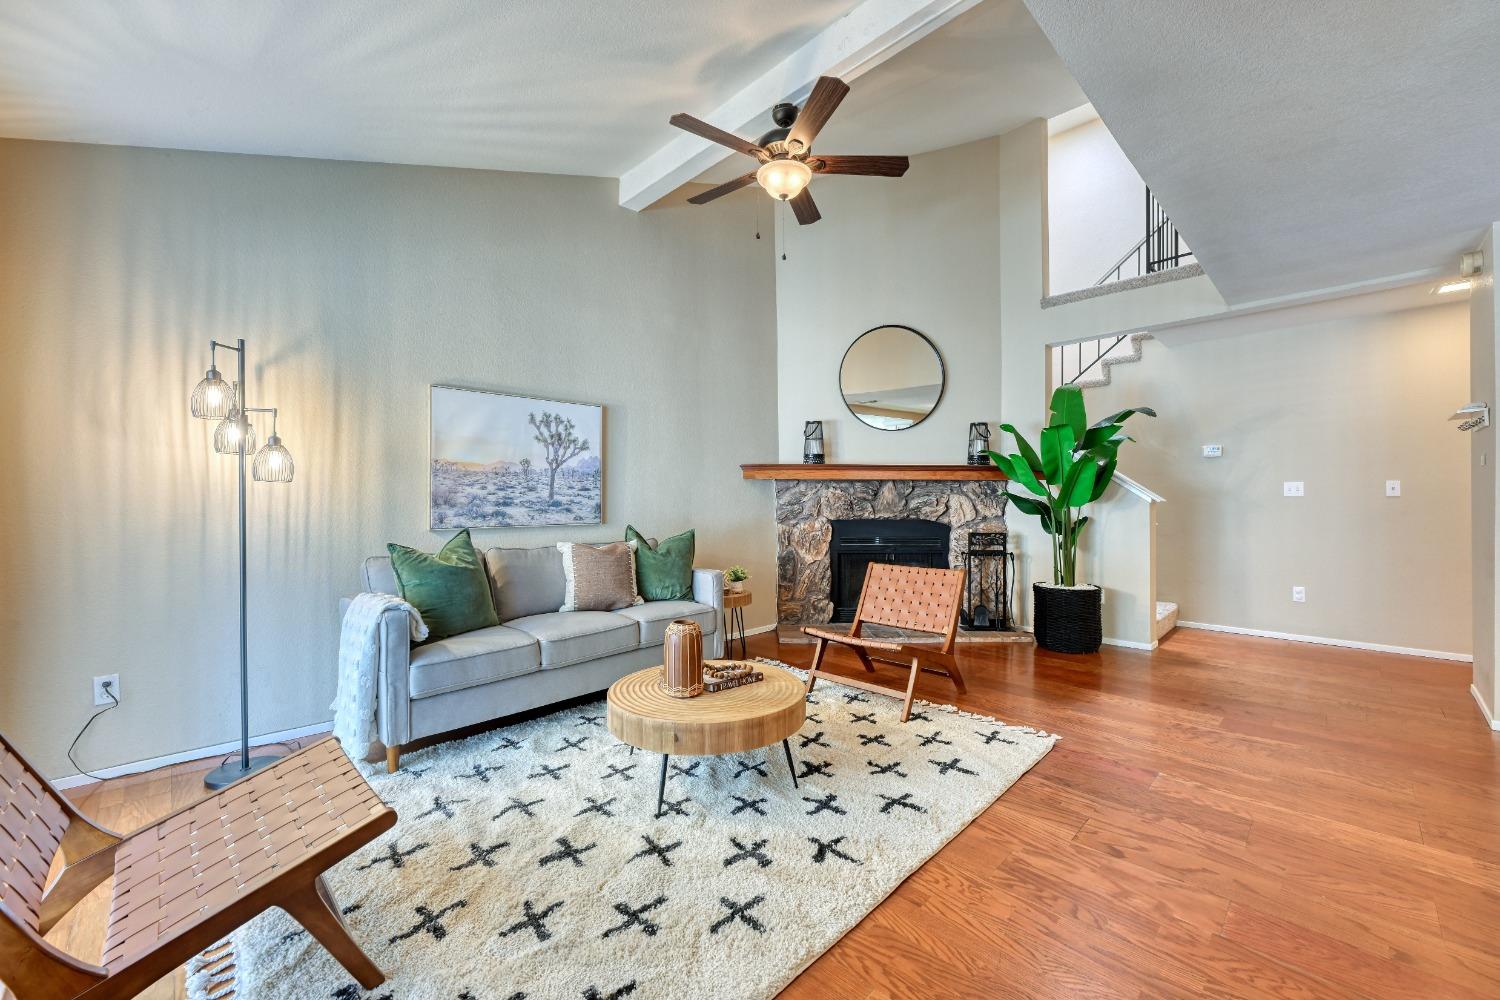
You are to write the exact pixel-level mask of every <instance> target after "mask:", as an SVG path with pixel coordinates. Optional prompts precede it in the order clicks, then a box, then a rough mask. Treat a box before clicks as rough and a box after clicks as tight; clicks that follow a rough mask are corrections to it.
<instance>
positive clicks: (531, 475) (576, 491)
mask: <svg viewBox="0 0 1500 1000" xmlns="http://www.w3.org/2000/svg"><path fill="white" fill-rule="evenodd" d="M603 439H604V407H603V406H602V405H600V404H597V403H572V402H565V401H562V400H555V399H543V398H539V397H534V396H520V395H515V394H512V393H505V392H493V391H489V390H485V389H470V388H464V387H461V386H451V385H433V386H431V387H430V389H429V397H428V462H427V469H428V493H427V496H428V524H429V527H431V528H432V530H434V531H454V530H458V529H461V528H529V527H544V526H561V525H579V524H602V523H604V454H603Z"/></svg>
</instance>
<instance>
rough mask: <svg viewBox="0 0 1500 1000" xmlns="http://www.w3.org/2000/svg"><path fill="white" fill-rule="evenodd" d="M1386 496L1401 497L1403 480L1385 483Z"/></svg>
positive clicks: (1391, 480)
mask: <svg viewBox="0 0 1500 1000" xmlns="http://www.w3.org/2000/svg"><path fill="white" fill-rule="evenodd" d="M1385 495H1386V496H1388V497H1399V496H1400V495H1401V480H1399V479H1387V480H1386V481H1385Z"/></svg>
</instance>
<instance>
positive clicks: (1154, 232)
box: [1094, 188, 1193, 287]
mask: <svg viewBox="0 0 1500 1000" xmlns="http://www.w3.org/2000/svg"><path fill="white" fill-rule="evenodd" d="M1192 256H1193V251H1192V250H1189V249H1188V248H1187V247H1186V246H1184V245H1183V242H1182V236H1181V234H1180V233H1178V232H1177V226H1176V225H1174V224H1173V223H1172V220H1171V219H1170V218H1168V217H1167V211H1166V209H1164V208H1162V205H1161V202H1159V201H1157V200H1156V195H1154V194H1152V193H1151V189H1150V188H1147V189H1146V235H1145V236H1142V237H1141V239H1140V242H1138V243H1136V245H1135V246H1133V247H1131V248H1130V249H1129V250H1126V251H1125V252H1124V253H1123V254H1121V255H1120V259H1119V260H1117V261H1115V265H1114V266H1113V267H1111V268H1110V269H1109V270H1108V271H1105V272H1104V274H1103V275H1101V276H1100V278H1099V280H1098V281H1096V282H1094V285H1095V287H1098V286H1099V285H1106V284H1109V283H1110V282H1113V281H1123V280H1125V279H1126V278H1138V277H1140V276H1141V275H1145V274H1155V273H1156V272H1158V271H1166V270H1169V269H1171V268H1174V267H1181V266H1182V265H1183V264H1185V263H1186V262H1187V260H1188V258H1189V257H1192ZM1127 271H1133V273H1128V274H1127V273H1126V272H1127Z"/></svg>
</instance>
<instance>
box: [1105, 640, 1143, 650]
mask: <svg viewBox="0 0 1500 1000" xmlns="http://www.w3.org/2000/svg"><path fill="white" fill-rule="evenodd" d="M1102 641H1103V642H1104V644H1105V645H1106V646H1123V647H1125V648H1126V649H1144V650H1146V651H1147V652H1150V651H1151V650H1153V649H1155V648H1156V640H1155V639H1152V640H1151V641H1150V642H1135V641H1133V640H1130V639H1104V640H1102Z"/></svg>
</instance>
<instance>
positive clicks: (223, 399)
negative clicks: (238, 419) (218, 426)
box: [188, 368, 234, 420]
mask: <svg viewBox="0 0 1500 1000" xmlns="http://www.w3.org/2000/svg"><path fill="white" fill-rule="evenodd" d="M232 409H234V389H233V388H231V387H230V385H229V383H228V382H225V381H224V378H223V376H221V375H220V374H219V370H218V369H217V368H210V369H209V370H208V372H207V373H206V374H205V375H204V376H203V378H202V380H201V381H199V383H198V384H197V385H196V386H194V387H193V398H192V399H191V400H190V401H189V402H188V410H189V412H191V413H192V415H193V416H195V417H197V418H198V419H199V420H223V419H224V418H225V417H227V416H229V411H230V410H232Z"/></svg>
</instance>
